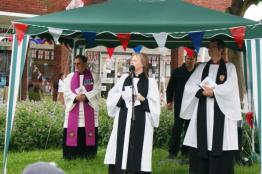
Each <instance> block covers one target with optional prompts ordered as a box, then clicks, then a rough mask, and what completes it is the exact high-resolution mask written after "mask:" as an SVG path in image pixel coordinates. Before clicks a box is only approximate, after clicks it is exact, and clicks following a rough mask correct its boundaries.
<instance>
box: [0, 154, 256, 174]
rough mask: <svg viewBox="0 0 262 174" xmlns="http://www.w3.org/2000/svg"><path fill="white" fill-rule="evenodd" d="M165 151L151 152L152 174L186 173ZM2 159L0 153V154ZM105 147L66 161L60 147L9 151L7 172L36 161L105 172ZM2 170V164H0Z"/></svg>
mask: <svg viewBox="0 0 262 174" xmlns="http://www.w3.org/2000/svg"><path fill="white" fill-rule="evenodd" d="M167 154H168V153H167V151H165V150H162V149H155V150H154V154H153V174H188V166H187V165H179V164H177V163H175V162H174V161H164V162H163V160H165V158H166V156H167ZM0 155H1V157H0V161H2V154H0ZM104 155H105V149H102V150H99V152H98V156H97V158H96V159H92V160H80V159H78V160H73V161H66V160H64V159H63V158H62V149H58V150H45V151H31V152H19V153H14V152H10V153H9V158H8V174H20V173H21V172H22V170H23V169H24V167H25V166H26V165H28V164H30V163H33V162H37V161H49V162H51V161H52V162H55V163H57V164H58V166H59V167H60V168H62V169H63V170H64V171H65V172H66V173H67V174H106V173H107V166H106V165H104V164H103V161H104ZM259 168H260V167H259V164H253V165H252V166H250V167H243V166H236V167H235V174H258V173H259ZM0 169H1V171H2V164H1V165H0Z"/></svg>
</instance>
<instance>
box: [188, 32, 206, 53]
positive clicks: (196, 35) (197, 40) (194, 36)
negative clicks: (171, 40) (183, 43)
mask: <svg viewBox="0 0 262 174" xmlns="http://www.w3.org/2000/svg"><path fill="white" fill-rule="evenodd" d="M188 35H189V37H190V39H191V41H192V42H193V45H194V47H195V49H196V51H197V52H199V49H200V47H201V42H202V39H203V36H204V32H192V33H188Z"/></svg>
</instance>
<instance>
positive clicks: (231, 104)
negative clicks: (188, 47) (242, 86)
mask: <svg viewBox="0 0 262 174" xmlns="http://www.w3.org/2000/svg"><path fill="white" fill-rule="evenodd" d="M223 51H224V42H223V41H221V40H219V39H212V40H211V41H210V43H209V55H210V57H211V60H210V61H209V62H207V63H202V64H200V65H199V66H198V67H197V69H196V70H195V72H194V73H193V74H192V75H191V77H190V79H189V80H188V82H187V83H186V86H185V90H184V94H183V100H182V106H181V113H180V117H181V118H183V119H191V121H190V124H189V127H188V129H187V132H186V135H185V139H184V142H183V144H184V145H186V146H189V147H191V151H190V168H189V172H190V174H222V173H228V174H233V173H234V166H233V161H234V160H233V159H234V151H235V150H238V134H237V121H238V120H241V119H242V117H241V107H240V99H239V88H238V80H237V75H236V70H235V66H234V65H233V64H232V63H228V62H225V61H224V60H223V58H222V53H223ZM206 80H207V81H209V84H215V85H213V86H205V85H202V84H203V83H201V82H202V81H206Z"/></svg>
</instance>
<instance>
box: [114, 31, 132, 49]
mask: <svg viewBox="0 0 262 174" xmlns="http://www.w3.org/2000/svg"><path fill="white" fill-rule="evenodd" d="M130 36H131V35H130V33H118V34H117V38H118V40H119V41H120V42H121V44H122V46H123V48H124V50H125V51H126V48H127V46H128V43H129V40H130Z"/></svg>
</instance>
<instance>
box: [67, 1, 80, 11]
mask: <svg viewBox="0 0 262 174" xmlns="http://www.w3.org/2000/svg"><path fill="white" fill-rule="evenodd" d="M83 6H84V3H83V1H82V0H72V1H71V2H70V3H69V4H68V6H67V7H66V10H71V9H74V8H79V7H83Z"/></svg>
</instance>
